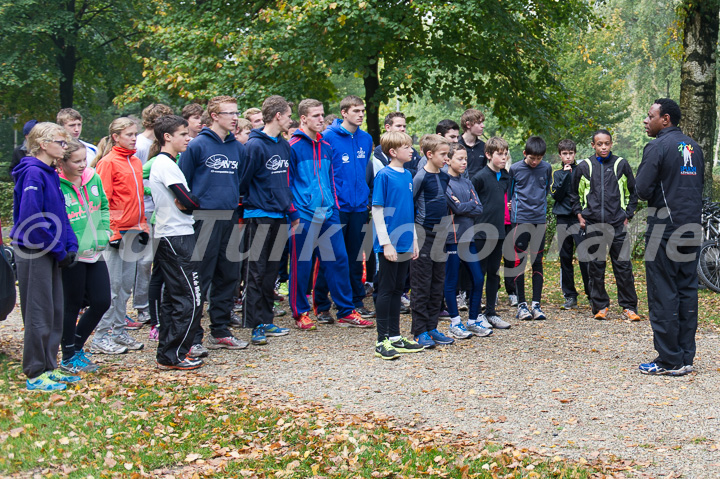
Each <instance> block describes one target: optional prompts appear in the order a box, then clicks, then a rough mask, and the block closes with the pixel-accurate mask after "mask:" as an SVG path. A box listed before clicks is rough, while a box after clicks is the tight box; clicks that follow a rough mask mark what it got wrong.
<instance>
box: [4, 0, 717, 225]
mask: <svg viewBox="0 0 720 479" xmlns="http://www.w3.org/2000/svg"><path fill="white" fill-rule="evenodd" d="M718 3H720V2H718V1H717V0H710V1H703V2H697V1H693V0H606V1H590V2H589V1H587V0H567V1H562V2H557V1H555V0H502V1H500V0H480V1H478V0H474V1H471V0H458V1H453V2H440V1H432V0H397V1H394V2H387V1H371V0H362V1H360V0H314V1H312V2H310V1H299V0H281V1H215V0H195V1H190V0H186V1H178V2H170V1H158V2H141V1H137V0H58V1H54V2H45V1H40V0H13V1H12V2H11V1H8V0H0V29H2V31H3V36H2V37H1V38H0V66H2V68H0V180H2V182H5V185H4V187H3V186H2V183H0V192H1V191H7V190H8V189H9V188H8V186H9V184H8V183H7V182H8V181H9V176H8V173H7V167H6V165H7V163H8V162H9V160H10V157H11V154H12V149H13V148H14V146H15V145H17V144H19V143H21V142H22V140H23V138H22V133H21V129H22V125H23V124H24V123H25V121H27V120H29V119H31V118H36V119H38V120H41V121H44V120H50V121H54V118H55V114H56V112H57V111H58V110H59V109H60V108H61V107H70V106H72V107H74V108H76V109H77V110H79V111H80V112H81V113H82V114H83V117H84V122H83V139H85V140H87V141H90V142H93V143H96V142H97V141H98V140H99V139H100V138H101V137H102V136H104V135H106V134H107V126H108V125H109V123H110V121H112V119H113V118H115V117H117V116H120V115H127V114H135V115H139V113H140V111H141V109H142V108H143V107H144V106H145V105H147V104H149V103H152V102H163V103H166V104H169V105H171V106H172V107H173V108H174V109H175V110H176V112H179V111H180V109H181V108H182V106H183V105H185V104H187V103H190V102H199V103H203V102H204V101H206V100H207V99H208V98H210V97H212V96H215V95H218V94H231V95H235V96H237V97H238V99H239V105H238V106H239V109H240V111H243V110H244V109H246V108H249V107H253V106H255V107H259V106H260V104H261V102H262V100H263V99H264V98H265V97H267V96H268V95H271V94H281V95H283V96H285V97H286V98H287V99H288V100H290V101H293V102H295V103H296V104H297V102H299V101H300V100H301V99H303V98H307V97H313V98H317V99H319V100H322V101H323V102H325V105H326V114H330V113H335V114H338V113H339V111H338V103H339V100H340V99H341V98H342V97H344V96H345V95H347V94H356V95H359V96H360V97H363V98H365V99H366V102H367V107H368V108H367V109H368V115H367V118H366V125H365V127H366V129H367V130H368V131H369V132H370V133H371V134H373V136H374V138H376V139H377V137H378V134H379V133H380V131H381V128H382V125H381V123H382V118H383V117H384V115H385V114H387V113H388V112H390V111H393V110H396V109H399V110H401V111H403V112H405V114H406V116H407V117H408V132H409V133H410V134H411V135H414V136H415V137H416V138H419V137H420V136H421V135H423V134H424V133H429V132H434V128H435V125H436V123H437V122H438V121H439V120H442V119H444V118H451V119H453V120H455V121H459V119H460V115H461V113H462V111H463V110H464V109H465V108H468V107H474V108H479V109H481V110H482V111H484V112H485V113H486V115H487V117H488V118H487V121H486V128H485V136H486V137H490V136H494V135H502V136H504V137H505V138H506V139H507V140H508V142H509V143H510V145H511V155H512V158H513V161H517V160H518V159H519V158H521V156H522V146H523V144H524V140H525V139H526V138H527V136H529V135H531V134H539V135H542V136H543V137H544V138H545V139H546V141H547V142H548V145H549V148H548V155H547V156H546V159H547V160H548V161H550V162H551V163H556V162H557V161H558V159H557V154H556V153H555V148H554V145H555V144H556V143H557V141H559V140H560V139H563V138H571V139H573V140H575V141H576V142H577V143H578V155H579V157H582V156H583V155H586V154H588V153H589V152H590V134H591V133H592V131H594V130H595V129H597V128H607V129H609V130H611V131H612V132H613V134H614V139H615V146H614V148H613V150H614V152H615V153H617V154H619V155H621V156H624V157H625V158H627V159H628V160H629V161H630V163H631V164H632V165H633V166H637V165H638V164H639V162H640V159H641V156H642V149H643V147H644V145H645V144H646V143H647V142H648V141H649V138H648V137H647V136H646V134H645V132H644V130H643V125H642V120H643V118H644V117H645V116H646V114H647V110H648V107H649V106H650V105H651V104H652V101H653V100H654V99H655V98H658V97H666V96H667V97H671V98H674V99H679V100H680V102H681V106H683V107H684V114H685V115H686V116H688V113H689V112H694V113H697V114H698V115H700V117H699V119H697V118H696V119H692V118H689V119H688V120H687V121H688V123H687V124H685V123H683V124H681V126H682V127H683V128H684V129H685V130H686V132H687V130H688V129H690V130H691V132H690V133H691V134H692V133H693V132H694V134H695V136H702V137H703V138H704V139H705V140H704V141H700V138H696V139H698V141H700V143H701V146H703V148H704V150H705V153H706V157H707V158H713V159H714V158H715V153H714V151H713V150H717V148H715V145H716V144H717V142H718V135H717V117H716V115H717V108H716V104H717V103H716V102H717V100H716V95H717V88H716V81H717V80H716V78H717V75H716V69H717V66H716V63H715V54H716V51H717V36H718V35H717V30H718V27H717V25H718V8H719V7H718ZM708 38H709V40H708ZM693 42H694V43H693ZM703 42H705V44H706V45H705V47H703V45H702V43H703ZM698 43H699V45H698ZM708 44H709V45H710V46H711V48H709V49H708V48H707V45H708ZM703 48H704V49H703ZM698 65H699V66H698ZM708 65H709V67H708ZM693 69H694V70H695V71H694V72H693ZM708 70H711V71H708ZM693 73H694V74H695V78H694V79H693V78H691V76H692V75H693ZM698 75H699V76H701V77H702V80H703V81H704V85H702V84H699V83H702V82H698V80H697V78H698ZM708 83H711V84H712V88H710V87H709V86H708ZM681 90H684V93H683V95H685V97H683V98H681ZM691 99H692V100H693V101H694V102H695V103H693V102H692V101H690V100H691ZM698 102H699V103H698ZM698 104H699V105H701V106H702V108H700V107H697V105H698ZM693 105H695V106H693ZM703 108H704V110H703ZM696 110H697V111H696ZM700 110H703V111H700ZM696 116H697V115H696ZM692 121H694V122H695V125H694V126H693V124H691V122H692ZM698 125H700V126H698ZM703 129H704V130H703ZM10 184H11V183H10ZM711 191H712V189H711V188H708V193H710V192H711ZM2 196H5V197H6V196H7V195H6V194H4V195H2ZM10 196H11V195H10ZM10 200H11V197H10ZM6 202H7V198H6V199H5V200H3V203H6ZM0 208H2V209H3V210H4V211H7V206H6V205H5V204H0Z"/></svg>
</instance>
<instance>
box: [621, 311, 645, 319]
mask: <svg viewBox="0 0 720 479" xmlns="http://www.w3.org/2000/svg"><path fill="white" fill-rule="evenodd" d="M622 318H623V319H627V320H628V321H642V318H641V317H640V315H639V314H637V313H636V312H635V311H633V310H632V309H623V312H622Z"/></svg>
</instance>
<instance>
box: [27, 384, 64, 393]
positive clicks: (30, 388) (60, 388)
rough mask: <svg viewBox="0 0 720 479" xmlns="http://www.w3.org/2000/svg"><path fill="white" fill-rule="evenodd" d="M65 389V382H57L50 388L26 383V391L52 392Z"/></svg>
mask: <svg viewBox="0 0 720 479" xmlns="http://www.w3.org/2000/svg"><path fill="white" fill-rule="evenodd" d="M66 389H67V384H59V385H58V386H53V387H51V388H50V389H44V388H40V387H34V386H30V385H27V390H28V391H33V392H40V393H52V392H55V391H64V390H66Z"/></svg>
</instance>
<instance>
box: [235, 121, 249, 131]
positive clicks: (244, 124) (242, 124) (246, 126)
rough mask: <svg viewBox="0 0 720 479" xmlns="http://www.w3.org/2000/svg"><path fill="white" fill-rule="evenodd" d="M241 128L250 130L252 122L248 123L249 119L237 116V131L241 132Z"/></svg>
mask: <svg viewBox="0 0 720 479" xmlns="http://www.w3.org/2000/svg"><path fill="white" fill-rule="evenodd" d="M243 130H252V123H250V120H246V119H245V118H238V122H237V131H238V132H241V131H243Z"/></svg>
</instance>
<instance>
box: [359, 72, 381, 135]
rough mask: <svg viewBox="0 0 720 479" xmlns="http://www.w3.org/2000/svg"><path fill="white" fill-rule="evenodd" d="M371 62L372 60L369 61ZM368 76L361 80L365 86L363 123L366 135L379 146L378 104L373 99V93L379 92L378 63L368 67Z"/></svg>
mask: <svg viewBox="0 0 720 479" xmlns="http://www.w3.org/2000/svg"><path fill="white" fill-rule="evenodd" d="M371 60H372V59H371ZM368 69H369V70H370V74H369V75H367V76H366V77H365V78H363V83H364V85H365V122H366V123H367V129H368V133H370V135H371V136H372V139H373V143H375V144H376V145H379V144H380V116H379V115H380V104H379V103H380V102H379V101H378V100H377V99H376V98H375V93H377V91H378V90H380V78H379V77H378V61H377V59H375V61H374V62H373V63H372V64H371V65H368Z"/></svg>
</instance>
